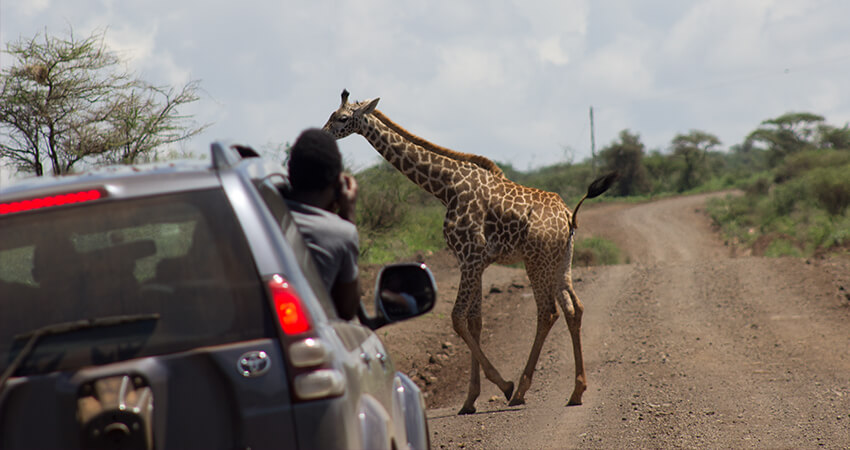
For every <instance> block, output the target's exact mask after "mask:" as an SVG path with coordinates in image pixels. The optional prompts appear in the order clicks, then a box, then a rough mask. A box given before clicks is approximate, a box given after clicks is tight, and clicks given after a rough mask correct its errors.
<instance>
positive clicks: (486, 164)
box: [372, 109, 505, 177]
mask: <svg viewBox="0 0 850 450" xmlns="http://www.w3.org/2000/svg"><path fill="white" fill-rule="evenodd" d="M372 115H373V116H375V118H377V119H378V120H380V121H381V122H382V123H383V124H384V125H386V126H388V127H390V129H392V130H393V131H395V132H396V133H398V134H399V135H401V136H402V137H403V138H405V139H407V140H408V141H410V142H412V143H414V144H416V145H418V146H420V147H422V148H424V149H426V150H428V151H431V152H433V153H436V154H438V155H442V156H446V157H448V158H452V159H454V160H457V161H467V162H471V163H473V164H475V165H477V166H478V167H481V168H482V169H485V170H487V171H489V172H491V173H493V174H495V175H498V176H501V177H504V176H505V174H504V173H503V172H502V169H500V168H499V166H498V165H496V163H494V162H493V161H492V160H490V159H488V158H486V157H484V156H481V155H475V154H472V153H462V152H458V151H454V150H451V149H448V148H445V147H441V146H439V145H437V144H434V143H432V142H429V141H426V140H425V139H423V138H421V137H419V136H416V135H415V134H413V133H411V132H409V131H407V130H405V129H404V128H402V127H401V126H400V125H399V124H397V123H395V122H393V121H392V120H390V118H389V117H387V116H386V115H385V114H384V113H382V112H381V111H379V110H377V109H376V110H374V111H372Z"/></svg>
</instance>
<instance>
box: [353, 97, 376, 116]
mask: <svg viewBox="0 0 850 450" xmlns="http://www.w3.org/2000/svg"><path fill="white" fill-rule="evenodd" d="M379 100H381V97H377V98H373V99H372V100H366V101H365V102H363V106H361V107H360V108H357V113H358V114H370V113H371V112H372V111H374V110H375V108H377V107H378V101H379Z"/></svg>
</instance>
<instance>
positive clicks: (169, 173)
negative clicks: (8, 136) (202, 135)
mask: <svg viewBox="0 0 850 450" xmlns="http://www.w3.org/2000/svg"><path fill="white" fill-rule="evenodd" d="M216 147H218V148H216ZM212 148H213V150H212V153H213V158H212V161H210V160H209V159H207V160H203V159H198V160H175V161H164V162H155V163H148V164H132V165H112V166H105V167H97V168H92V169H89V170H86V171H84V172H81V173H77V174H69V175H62V176H43V177H32V178H26V179H22V180H16V181H14V183H13V184H11V185H9V186H4V187H2V188H0V200H2V201H3V202H12V201H16V200H23V199H27V198H34V197H39V196H44V195H52V194H56V193H64V192H75V191H82V190H88V189H104V190H106V192H107V193H108V195H109V196H110V197H112V198H122V197H135V196H145V195H155V194H158V193H165V192H175V191H188V190H197V189H205V188H210V187H214V186H217V185H219V184H220V181H219V178H218V171H219V170H226V169H236V170H241V171H245V173H246V175H247V176H249V177H251V178H261V177H265V176H268V175H270V174H272V173H281V172H282V167H281V166H280V165H277V166H275V165H274V164H273V163H271V162H269V161H266V160H263V159H262V158H254V157H253V156H256V154H253V155H251V154H245V155H244V157H243V155H242V154H240V153H237V152H236V151H235V150H230V149H228V148H227V147H225V146H223V145H221V144H219V143H213V145H212ZM217 151H218V152H223V153H224V154H226V155H227V160H226V163H222V160H223V159H224V158H223V157H222V156H218V157H216V152H217Z"/></svg>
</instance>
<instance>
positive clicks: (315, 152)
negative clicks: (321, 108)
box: [287, 128, 342, 191]
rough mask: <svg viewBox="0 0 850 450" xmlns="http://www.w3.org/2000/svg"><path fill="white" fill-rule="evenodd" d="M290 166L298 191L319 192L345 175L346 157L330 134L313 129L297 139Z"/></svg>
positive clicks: (291, 153) (291, 179) (290, 180)
mask: <svg viewBox="0 0 850 450" xmlns="http://www.w3.org/2000/svg"><path fill="white" fill-rule="evenodd" d="M287 166H288V168H289V182H290V183H291V184H292V187H293V188H294V189H296V190H299V191H318V190H322V189H324V188H325V187H327V186H328V185H330V184H331V183H336V182H337V180H338V179H339V174H340V173H341V172H342V155H341V154H340V153H339V147H337V145H336V139H334V138H333V136H331V135H330V133H327V132H325V131H323V130H320V129H318V128H310V129H307V130H304V132H302V133H301V135H300V136H298V139H296V140H295V144H293V145H292V148H291V149H290V152H289V162H288V163H287Z"/></svg>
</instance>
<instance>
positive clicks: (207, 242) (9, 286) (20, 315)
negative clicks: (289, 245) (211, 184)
mask: <svg viewBox="0 0 850 450" xmlns="http://www.w3.org/2000/svg"><path fill="white" fill-rule="evenodd" d="M0 229H2V233H0V311H2V314H0V370H2V369H3V368H5V367H6V365H8V363H9V362H10V361H11V360H12V359H13V358H14V356H15V355H16V354H17V352H18V351H19V350H20V349H21V347H22V346H23V344H24V343H25V338H23V337H22V336H18V338H16V336H17V335H22V334H25V333H27V332H29V331H31V330H34V329H36V328H39V327H43V326H46V325H50V324H56V323H62V322H71V321H78V320H89V319H94V318H100V317H109V316H117V315H132V314H149V313H156V314H159V316H160V317H159V320H158V321H156V322H155V323H152V324H141V325H138V326H132V327H126V328H125V327H122V328H120V329H117V328H116V329H103V330H100V329H98V330H89V331H81V332H75V333H73V334H72V335H62V336H56V337H52V338H50V337H48V338H45V339H44V342H42V343H41V344H40V345H39V346H38V349H37V351H36V352H35V354H34V355H33V356H32V357H31V358H29V359H28V363H27V364H25V366H24V367H23V368H22V370H20V371H19V372H18V373H22V374H24V373H36V372H44V371H50V370H58V369H66V368H72V367H80V366H84V365H90V364H103V363H110V362H114V361H116V360H122V359H129V358H135V357H140V356H149V355H155V354H164V353H172V352H178V351H184V350H188V349H192V348H195V347H198V346H206V345H217V344H223V343H229V342H235V341H242V340H247V339H256V338H259V337H263V336H273V335H274V331H273V326H272V325H271V319H270V317H269V314H268V311H267V308H266V305H265V302H266V297H265V291H264V288H263V285H262V283H261V280H260V279H259V276H258V275H257V273H256V269H255V267H254V264H253V260H252V258H251V255H250V251H249V249H248V245H247V242H246V239H245V236H244V234H243V233H242V231H241V229H240V228H239V226H238V224H237V222H236V220H235V218H234V217H233V213H232V209H231V208H230V205H229V203H228V201H227V199H226V197H225V196H224V194H223V192H222V191H221V190H219V189H212V190H202V191H194V192H187V193H180V194H171V195H162V196H157V197H149V198H139V199H131V200H115V199H107V200H105V201H102V202H93V203H91V204H86V205H84V206H83V205H81V206H75V207H68V208H51V209H46V210H44V211H38V212H32V213H25V214H18V215H12V216H7V217H4V218H3V219H2V221H0ZM92 340H96V343H94V344H93V342H92Z"/></svg>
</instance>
